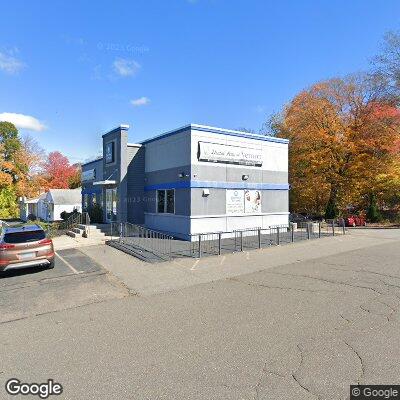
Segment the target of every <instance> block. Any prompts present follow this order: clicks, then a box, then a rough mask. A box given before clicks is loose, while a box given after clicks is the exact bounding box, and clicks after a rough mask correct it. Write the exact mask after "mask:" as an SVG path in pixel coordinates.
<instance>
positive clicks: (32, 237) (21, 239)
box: [4, 231, 46, 244]
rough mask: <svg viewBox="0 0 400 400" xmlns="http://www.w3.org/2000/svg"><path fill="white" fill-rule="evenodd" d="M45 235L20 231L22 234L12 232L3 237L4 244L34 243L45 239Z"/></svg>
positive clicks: (37, 232) (42, 232) (40, 232)
mask: <svg viewBox="0 0 400 400" xmlns="http://www.w3.org/2000/svg"><path fill="white" fill-rule="evenodd" d="M45 237H46V234H45V233H44V231H22V232H13V233H6V234H5V235H4V242H5V243H13V244H16V243H26V242H35V241H37V240H42V239H45Z"/></svg>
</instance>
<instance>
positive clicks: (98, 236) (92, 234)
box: [67, 224, 111, 241]
mask: <svg viewBox="0 0 400 400" xmlns="http://www.w3.org/2000/svg"><path fill="white" fill-rule="evenodd" d="M110 231H111V228H110V227H108V228H107V225H106V226H105V227H104V228H103V227H97V226H96V225H89V226H86V225H82V224H78V225H77V226H76V228H73V229H72V230H70V231H68V232H67V235H68V236H70V237H72V238H85V239H93V240H95V241H106V240H107V236H109V235H110ZM85 232H87V235H86V233H85Z"/></svg>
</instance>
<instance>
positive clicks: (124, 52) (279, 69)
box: [0, 0, 400, 162]
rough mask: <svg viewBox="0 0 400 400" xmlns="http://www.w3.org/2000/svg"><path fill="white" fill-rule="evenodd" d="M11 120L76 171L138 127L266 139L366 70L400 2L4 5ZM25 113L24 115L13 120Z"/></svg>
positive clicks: (5, 102)
mask: <svg viewBox="0 0 400 400" xmlns="http://www.w3.org/2000/svg"><path fill="white" fill-rule="evenodd" d="M1 8H2V23H1V24H0V119H1V117H3V118H2V119H12V120H16V121H17V122H18V124H19V126H20V127H21V129H20V131H21V133H28V134H30V135H31V136H33V137H34V138H35V139H36V140H37V141H38V142H39V144H40V145H41V146H42V147H43V148H44V149H45V150H46V151H53V150H60V151H62V152H63V153H64V154H66V155H67V156H69V157H70V160H71V161H72V162H75V161H82V160H85V159H90V158H92V157H93V156H95V155H96V154H98V151H99V148H100V135H101V133H104V132H106V131H107V130H109V129H111V128H113V127H115V126H117V125H119V124H120V123H128V124H130V125H131V129H130V131H129V140H130V141H131V142H137V141H140V140H142V139H145V138H148V137H150V136H154V135H156V134H159V133H162V132H164V131H168V130H170V129H173V128H176V127H179V126H182V125H185V124H187V123H190V122H192V123H200V124H204V125H212V126H218V127H224V128H231V129H237V128H239V127H246V128H249V129H254V130H258V129H259V128H260V127H261V125H262V123H263V122H264V121H265V120H266V119H267V118H268V116H269V115H270V114H271V113H273V112H276V111H278V110H279V109H281V107H282V106H283V105H284V104H285V103H287V102H288V101H290V99H291V98H292V97H293V96H294V95H295V94H296V93H297V92H299V91H300V90H301V89H303V88H305V87H307V86H308V85H310V84H312V83H313V82H316V81H318V80H322V79H325V78H330V77H333V76H338V75H344V74H347V73H351V72H356V71H361V70H364V69H367V68H368V66H369V60H370V59H371V57H372V56H373V55H374V54H376V53H377V52H378V49H379V45H380V42H381V39H382V36H383V34H384V33H385V32H386V31H388V30H397V29H399V28H400V2H399V1H398V0H393V1H391V0H385V2H381V1H377V0H376V1H368V0H352V1H328V0H326V1H317V0H314V1H302V0H298V1H288V0H286V1H279V2H278V1H262V0H260V1H252V0H248V1H245V0H243V1H222V0H168V1H165V0H159V1H152V0H147V1H144V0H143V1H128V0H126V1H115V0H114V1H54V0H52V1H44V0H42V1H40V2H34V1H31V2H26V1H17V0H13V1H7V2H6V1H4V2H2V7H1ZM14 114H21V115H14Z"/></svg>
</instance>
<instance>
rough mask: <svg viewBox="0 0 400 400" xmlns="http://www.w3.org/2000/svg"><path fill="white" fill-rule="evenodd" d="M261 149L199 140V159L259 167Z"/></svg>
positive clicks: (260, 163)
mask: <svg viewBox="0 0 400 400" xmlns="http://www.w3.org/2000/svg"><path fill="white" fill-rule="evenodd" d="M262 158H263V157H262V151H261V149H254V148H249V147H239V146H229V145H226V144H218V143H207V142H199V160H200V161H209V162H219V163H227V164H239V165H252V166H256V167H261V166H262V163H263V159H262Z"/></svg>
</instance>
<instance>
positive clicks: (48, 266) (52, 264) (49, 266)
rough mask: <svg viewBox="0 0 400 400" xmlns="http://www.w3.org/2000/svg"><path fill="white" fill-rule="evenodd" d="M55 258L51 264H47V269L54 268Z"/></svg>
mask: <svg viewBox="0 0 400 400" xmlns="http://www.w3.org/2000/svg"><path fill="white" fill-rule="evenodd" d="M54 264H55V262H54V260H52V261H50V264H48V265H47V269H53V268H54Z"/></svg>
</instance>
